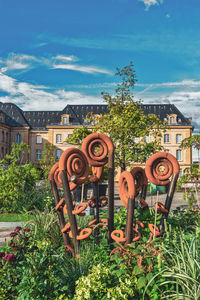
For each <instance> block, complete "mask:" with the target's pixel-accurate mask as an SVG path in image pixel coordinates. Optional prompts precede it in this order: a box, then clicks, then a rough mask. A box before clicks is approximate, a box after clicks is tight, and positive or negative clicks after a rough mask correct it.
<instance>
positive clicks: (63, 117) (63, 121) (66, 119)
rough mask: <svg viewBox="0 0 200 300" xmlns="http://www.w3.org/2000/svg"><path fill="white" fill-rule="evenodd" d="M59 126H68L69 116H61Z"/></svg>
mask: <svg viewBox="0 0 200 300" xmlns="http://www.w3.org/2000/svg"><path fill="white" fill-rule="evenodd" d="M61 124H63V125H65V124H69V115H67V114H66V115H62V116H61Z"/></svg>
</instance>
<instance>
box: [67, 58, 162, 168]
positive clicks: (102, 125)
mask: <svg viewBox="0 0 200 300" xmlns="http://www.w3.org/2000/svg"><path fill="white" fill-rule="evenodd" d="M116 75H117V76H119V77H120V79H121V82H119V83H118V85H117V88H116V90H115V95H114V96H112V95H110V94H109V93H105V92H103V93H102V96H103V99H104V100H105V102H106V103H107V104H108V111H109V112H108V113H105V114H103V115H94V114H93V113H89V114H88V115H87V117H86V120H85V122H86V123H87V124H89V125H93V126H94V131H98V132H102V133H105V134H107V135H108V136H110V137H111V139H112V141H113V143H114V145H115V164H116V166H120V167H121V169H122V170H125V169H126V167H127V166H129V165H130V164H131V163H132V162H145V161H146V159H147V158H148V157H149V156H150V155H151V154H153V153H155V152H156V151H159V150H161V149H162V147H161V146H160V136H161V130H162V129H164V127H165V126H164V124H163V123H162V122H161V120H159V119H158V117H157V116H156V115H153V114H151V115H150V114H149V115H145V114H144V112H143V110H142V104H141V102H139V101H137V102H136V101H134V99H133V89H134V85H135V82H136V79H135V71H134V67H133V64H132V62H131V63H130V65H129V66H125V67H124V68H122V69H119V68H117V72H116ZM87 130H88V128H87ZM84 132H86V128H85V129H84ZM80 133H81V130H80V131H79V140H81V134H80ZM150 134H151V135H152V137H153V141H151V142H147V140H146V136H149V135H150ZM76 135H77V130H74V132H73V134H72V137H71V138H70V140H71V141H73V140H74V138H75V136H76ZM137 139H139V140H137Z"/></svg>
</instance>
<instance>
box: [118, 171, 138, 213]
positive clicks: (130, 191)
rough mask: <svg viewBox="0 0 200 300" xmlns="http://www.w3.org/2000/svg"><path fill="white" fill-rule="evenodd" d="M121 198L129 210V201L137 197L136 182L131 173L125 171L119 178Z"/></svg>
mask: <svg viewBox="0 0 200 300" xmlns="http://www.w3.org/2000/svg"><path fill="white" fill-rule="evenodd" d="M119 196H120V199H121V202H122V204H123V205H124V206H125V207H126V208H127V205H128V199H129V198H132V199H133V198H134V197H135V182H134V179H133V176H132V174H131V173H130V172H128V171H124V172H122V173H121V174H120V177H119Z"/></svg>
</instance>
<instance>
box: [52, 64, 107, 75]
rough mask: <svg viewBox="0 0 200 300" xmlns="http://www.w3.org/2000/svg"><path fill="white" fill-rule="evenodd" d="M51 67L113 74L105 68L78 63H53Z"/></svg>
mask: <svg viewBox="0 0 200 300" xmlns="http://www.w3.org/2000/svg"><path fill="white" fill-rule="evenodd" d="M52 68H53V69H65V70H73V71H79V72H84V73H89V74H95V73H103V74H108V75H113V73H112V72H111V71H109V70H106V69H101V68H98V67H95V66H80V65H74V64H58V65H56V64H54V65H53V66H52Z"/></svg>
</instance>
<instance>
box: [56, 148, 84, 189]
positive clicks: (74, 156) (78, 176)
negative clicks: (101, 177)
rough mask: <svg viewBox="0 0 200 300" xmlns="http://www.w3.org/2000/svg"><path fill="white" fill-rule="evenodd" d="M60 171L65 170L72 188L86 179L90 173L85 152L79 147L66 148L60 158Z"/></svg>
mask: <svg viewBox="0 0 200 300" xmlns="http://www.w3.org/2000/svg"><path fill="white" fill-rule="evenodd" d="M59 169H60V171H65V172H66V173H67V176H68V180H69V187H70V190H71V191H72V190H74V189H75V188H76V186H77V185H79V184H82V183H84V182H85V181H86V179H87V178H88V175H89V165H88V161H87V158H86V157H85V155H84V153H83V152H82V151H81V150H79V149H77V148H70V149H67V150H65V151H64V152H63V153H62V155H61V157H60V160H59Z"/></svg>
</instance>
